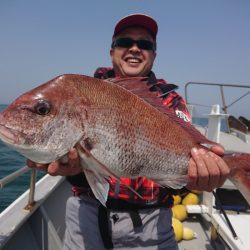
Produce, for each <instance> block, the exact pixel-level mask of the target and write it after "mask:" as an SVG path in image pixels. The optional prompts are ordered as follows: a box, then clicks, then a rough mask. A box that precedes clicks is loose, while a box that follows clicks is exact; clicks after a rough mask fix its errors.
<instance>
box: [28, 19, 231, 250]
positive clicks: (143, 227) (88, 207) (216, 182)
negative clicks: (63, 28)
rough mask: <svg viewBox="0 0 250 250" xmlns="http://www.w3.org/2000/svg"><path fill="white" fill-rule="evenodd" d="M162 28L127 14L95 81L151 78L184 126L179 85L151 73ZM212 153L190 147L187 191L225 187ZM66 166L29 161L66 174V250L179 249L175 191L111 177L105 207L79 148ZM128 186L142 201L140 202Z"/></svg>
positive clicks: (219, 161) (215, 149) (220, 167)
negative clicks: (69, 186)
mask: <svg viewBox="0 0 250 250" xmlns="http://www.w3.org/2000/svg"><path fill="white" fill-rule="evenodd" d="M157 32H158V26H157V23H156V21H155V20H154V19H152V18H151V17H149V16H146V15H142V14H134V15H129V16H127V17H125V18H123V19H121V20H120V21H119V22H118V23H117V24H116V26H115V29H114V34H113V38H112V45H111V50H110V56H111V60H112V64H113V68H99V69H97V71H96V72H95V77H97V78H101V79H107V78H121V77H137V76H147V77H148V88H149V91H155V92H158V93H159V94H160V95H161V96H162V102H163V105H164V106H166V108H169V109H170V110H171V111H173V112H175V113H176V115H178V116H180V117H181V118H183V119H184V120H185V121H186V122H189V121H190V118H189V114H188V112H187V110H186V106H185V103H184V101H183V99H182V98H181V97H180V96H179V95H178V94H177V93H176V92H175V89H176V87H177V86H175V85H173V84H167V83H166V82H165V81H164V80H159V79H156V77H155V75H154V73H153V72H152V71H151V70H152V67H153V63H154V60H155V58H156V36H157ZM212 151H213V152H214V153H213V152H211V151H209V152H208V151H205V150H197V149H195V148H194V149H192V151H191V155H192V158H191V160H190V162H189V167H188V176H189V180H188V185H187V188H190V189H199V190H206V191H211V190H213V189H214V188H215V187H219V186H221V185H222V184H223V183H224V181H225V179H226V177H227V175H228V174H229V170H228V167H227V165H226V164H225V162H224V161H223V160H222V159H221V158H220V157H219V156H218V155H216V154H215V153H217V154H222V153H223V149H222V148H221V147H219V146H216V147H213V148H212ZM68 158H69V161H68V163H67V164H66V165H63V164H60V162H58V161H57V162H53V163H51V164H50V165H41V164H36V163H33V162H31V161H28V165H29V166H30V167H36V168H38V169H43V170H46V171H47V172H48V173H49V174H51V175H64V176H68V177H67V179H68V181H69V182H70V183H71V184H72V185H73V188H72V190H73V192H74V196H72V197H70V198H69V200H68V202H67V211H66V233H65V242H64V249H65V250H66V249H72V250H75V249H98V250H99V249H110V248H111V249H112V248H114V249H171V250H172V249H178V246H177V244H176V242H175V240H174V233H173V229H172V227H171V223H172V220H171V216H172V214H171V209H170V208H171V205H172V202H173V201H172V196H171V194H172V193H173V192H174V191H173V190H170V189H167V188H163V187H160V186H158V185H157V184H156V183H153V182H151V181H149V180H147V179H146V178H144V177H141V178H137V179H135V180H131V179H128V178H121V180H120V182H118V181H116V180H115V179H113V178H111V179H110V191H109V198H108V201H107V209H106V208H105V207H103V206H102V205H100V203H99V201H97V200H96V199H95V198H94V195H93V194H92V192H91V190H90V188H89V185H88V183H87V181H86V179H85V176H84V175H83V173H82V168H81V167H80V164H79V158H78V154H77V151H76V150H75V149H72V150H70V152H69V153H68ZM128 186H130V187H132V188H133V189H135V190H136V191H137V192H138V193H139V194H140V195H141V196H142V197H143V199H141V198H138V197H137V195H136V194H134V193H133V192H131V190H130V189H129V188H128Z"/></svg>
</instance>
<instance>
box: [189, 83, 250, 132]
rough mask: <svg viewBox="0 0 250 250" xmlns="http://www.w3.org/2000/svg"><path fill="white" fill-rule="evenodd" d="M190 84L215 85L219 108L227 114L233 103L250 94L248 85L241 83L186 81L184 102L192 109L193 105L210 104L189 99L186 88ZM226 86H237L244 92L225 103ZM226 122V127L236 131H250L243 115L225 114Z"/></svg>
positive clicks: (249, 122)
mask: <svg viewBox="0 0 250 250" xmlns="http://www.w3.org/2000/svg"><path fill="white" fill-rule="evenodd" d="M191 85H199V86H211V87H217V88H219V91H220V98H221V106H222V107H221V109H222V111H223V112H224V113H225V114H226V115H228V114H229V112H228V109H229V108H230V107H232V106H233V105H235V104H237V103H238V102H239V101H240V100H242V99H244V98H246V97H247V96H248V95H250V85H243V84H226V83H208V82H187V83H186V84H185V100H186V103H187V105H188V106H189V107H191V109H193V107H194V106H201V107H210V108H211V105H210V106H209V105H206V104H204V103H194V102H191V101H190V99H191V98H190V96H189V92H188V89H189V87H190V86H191ZM228 88H237V89H240V88H241V89H245V91H244V93H243V94H241V95H240V96H239V97H237V98H236V99H234V100H233V101H231V103H229V104H228V103H226V99H225V89H228ZM225 119H226V123H227V126H228V128H230V129H231V130H232V129H236V130H238V131H241V132H243V133H250V125H249V124H250V121H249V120H248V119H246V118H245V117H242V116H241V117H239V118H235V117H233V116H232V115H228V116H225Z"/></svg>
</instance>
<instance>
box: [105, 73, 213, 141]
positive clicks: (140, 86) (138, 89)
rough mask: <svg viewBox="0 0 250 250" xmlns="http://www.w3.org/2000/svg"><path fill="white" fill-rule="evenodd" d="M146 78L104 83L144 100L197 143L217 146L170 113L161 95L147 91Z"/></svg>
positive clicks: (113, 80)
mask: <svg viewBox="0 0 250 250" xmlns="http://www.w3.org/2000/svg"><path fill="white" fill-rule="evenodd" d="M147 79H148V78H147V77H130V78H118V79H115V78H112V79H107V80H105V81H108V82H112V83H115V84H117V85H119V86H121V87H123V88H124V89H126V90H128V91H130V92H131V93H133V94H135V95H136V96H138V97H139V98H140V99H142V100H144V101H145V102H147V103H148V104H150V105H151V106H153V107H154V108H155V109H157V110H158V111H160V112H161V113H163V114H165V115H166V116H168V117H169V118H170V119H171V120H173V121H174V122H176V123H177V124H178V125H180V126H181V127H182V128H183V129H184V130H185V131H187V132H188V133H189V134H190V135H192V136H193V138H194V139H195V141H196V142H197V143H207V144H213V145H214V144H217V143H215V142H212V141H210V140H208V139H207V138H206V137H205V136H204V135H202V134H201V133H200V132H199V131H198V130H197V129H196V128H195V127H193V126H192V125H191V124H189V123H187V122H185V121H183V119H181V118H179V117H178V116H177V115H176V114H175V113H174V112H172V111H170V110H169V109H168V107H164V106H163V105H162V99H161V98H160V97H161V96H162V95H159V94H158V92H155V91H154V92H153V91H149V89H150V86H149V85H148V84H147Z"/></svg>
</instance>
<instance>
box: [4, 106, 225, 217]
mask: <svg viewBox="0 0 250 250" xmlns="http://www.w3.org/2000/svg"><path fill="white" fill-rule="evenodd" d="M5 108H6V105H0V112H1V111H2V110H4V109H5ZM193 122H194V123H196V124H199V125H201V126H206V125H207V124H208V120H207V118H195V119H194V120H193ZM222 126H223V128H224V129H223V130H225V123H223V122H222ZM25 164H26V159H25V158H24V157H23V156H22V155H20V154H19V153H17V152H16V151H14V150H12V149H11V148H9V147H7V146H6V145H5V144H3V143H2V142H1V141H0V179H1V178H3V177H5V176H7V175H9V174H11V173H12V172H14V171H16V170H18V169H20V168H21V167H23V166H25ZM43 175H44V173H43V172H39V173H38V175H37V179H40V178H41V177H42V176H43ZM29 181H30V172H28V173H25V174H24V175H22V176H20V177H18V178H17V179H16V180H15V181H13V182H12V183H9V184H7V185H6V186H5V187H4V188H3V189H0V212H1V211H2V210H4V209H5V208H6V207H7V206H8V205H9V204H11V202H13V201H14V200H15V199H16V198H17V197H18V196H20V195H21V194H22V193H23V192H24V191H26V190H27V189H28V188H29Z"/></svg>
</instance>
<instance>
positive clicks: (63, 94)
mask: <svg viewBox="0 0 250 250" xmlns="http://www.w3.org/2000/svg"><path fill="white" fill-rule="evenodd" d="M0 138H1V139H2V141H3V142H5V143H7V144H8V145H10V146H11V147H13V148H14V149H16V150H17V151H18V152H20V153H21V154H23V155H24V156H25V157H26V158H29V159H31V160H33V161H35V162H39V163H50V162H52V161H54V160H58V159H60V158H62V157H63V156H64V155H65V154H67V152H68V151H69V149H70V148H72V147H76V148H77V149H78V152H79V154H80V158H81V164H82V166H83V171H84V172H85V174H86V177H87V179H88V181H89V184H90V186H91V188H92V190H93V192H94V194H95V195H96V197H97V199H99V200H100V201H101V202H102V203H103V204H104V203H105V201H106V199H107V192H108V187H109V186H108V182H107V178H108V176H111V175H112V176H114V177H115V178H120V177H131V178H136V177H139V176H145V177H147V178H148V179H151V180H153V181H155V182H157V183H159V184H160V185H162V186H167V187H172V188H175V189H178V188H181V187H183V186H185V185H186V183H187V167H188V161H189V159H190V157H191V156H190V151H191V148H192V147H196V148H200V147H203V146H202V144H215V143H214V142H211V141H208V140H207V139H206V138H205V137H204V136H203V135H201V134H200V133H199V132H198V131H197V130H196V129H195V128H194V127H193V126H192V125H189V124H187V123H185V122H183V121H182V120H181V119H179V118H178V117H176V115H175V114H173V113H171V112H170V111H168V110H167V109H166V108H165V107H162V105H161V100H160V98H158V97H157V96H156V94H155V93H154V92H148V86H147V85H146V81H145V80H144V78H131V79H128V78H127V79H120V80H116V81H115V80H110V81H104V80H99V79H95V78H92V77H88V76H84V75H70V74H69V75H62V76H59V77H56V78H55V79H53V80H51V81H49V82H47V83H45V84H43V85H41V86H39V87H37V88H35V89H33V90H31V91H29V92H27V93H25V94H23V95H22V96H20V97H19V98H17V99H16V100H15V101H14V102H13V103H12V104H10V105H9V106H8V107H7V109H6V110H5V111H3V112H2V113H0ZM224 159H225V161H226V162H227V163H228V165H229V166H230V167H231V169H232V171H231V178H232V180H233V181H234V182H235V183H236V185H237V186H238V187H239V188H240V190H241V191H242V193H243V194H244V196H245V197H246V199H247V200H248V202H250V191H249V190H250V180H249V178H248V177H247V175H246V174H245V171H246V170H247V169H248V171H249V169H250V166H249V165H250V156H249V155H248V154H231V155H229V156H225V157H224ZM235 163H236V164H235Z"/></svg>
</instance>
